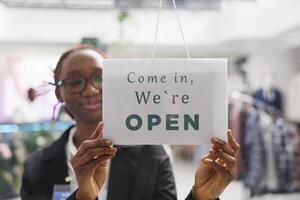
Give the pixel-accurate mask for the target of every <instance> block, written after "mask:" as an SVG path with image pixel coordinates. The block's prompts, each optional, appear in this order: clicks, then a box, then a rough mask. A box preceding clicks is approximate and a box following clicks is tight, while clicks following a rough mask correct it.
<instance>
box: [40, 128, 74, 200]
mask: <svg viewBox="0 0 300 200" xmlns="http://www.w3.org/2000/svg"><path fill="white" fill-rule="evenodd" d="M70 129H71V127H70V128H69V129H68V130H66V131H65V132H64V133H63V135H62V136H61V137H60V138H59V139H58V140H57V141H56V142H54V143H53V144H52V145H51V146H49V147H48V148H47V149H45V155H44V159H43V161H42V168H43V169H44V173H43V174H42V177H43V182H44V184H45V187H46V189H47V194H48V195H49V196H52V194H53V187H54V185H58V184H68V183H67V182H65V177H67V176H68V167H67V161H66V150H65V146H66V143H67V140H68V136H69V131H70Z"/></svg>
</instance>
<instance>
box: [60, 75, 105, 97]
mask: <svg viewBox="0 0 300 200" xmlns="http://www.w3.org/2000/svg"><path fill="white" fill-rule="evenodd" d="M88 83H91V84H92V86H93V87H94V88H96V89H98V90H100V89H101V85H102V77H101V75H97V76H92V77H89V78H83V77H74V78H66V79H64V80H60V81H58V82H57V83H56V85H57V86H58V87H59V86H61V85H62V86H64V88H65V90H66V92H68V93H80V92H82V91H84V90H85V89H86V87H87V84H88Z"/></svg>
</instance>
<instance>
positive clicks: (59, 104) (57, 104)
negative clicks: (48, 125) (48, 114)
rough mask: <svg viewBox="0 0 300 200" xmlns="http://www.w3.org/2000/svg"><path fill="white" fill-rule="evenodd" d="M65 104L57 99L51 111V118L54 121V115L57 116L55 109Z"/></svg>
mask: <svg viewBox="0 0 300 200" xmlns="http://www.w3.org/2000/svg"><path fill="white" fill-rule="evenodd" d="M64 105H65V102H62V101H58V102H57V103H56V104H55V105H54V107H53V111H52V120H53V121H54V120H55V119H56V117H57V116H58V114H59V113H56V110H60V109H57V107H58V106H60V107H61V106H64Z"/></svg>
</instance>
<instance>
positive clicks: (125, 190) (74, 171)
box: [21, 46, 176, 200]
mask: <svg viewBox="0 0 300 200" xmlns="http://www.w3.org/2000/svg"><path fill="white" fill-rule="evenodd" d="M104 57H105V56H104V54H103V53H102V52H101V51H99V50H98V49H95V48H92V47H89V46H80V47H76V48H74V49H71V50H69V51H67V52H65V53H64V54H63V55H62V56H61V58H60V60H59V62H58V64H57V66H56V69H55V71H54V75H55V76H54V79H55V86H56V89H55V93H56V96H57V99H58V100H59V101H60V102H63V103H64V104H65V108H66V110H67V111H68V112H69V113H70V114H71V115H72V117H73V119H74V120H75V122H76V123H75V126H73V127H70V128H69V129H68V130H66V131H65V133H63V135H62V136H61V137H60V138H59V139H58V140H57V141H56V142H54V143H53V144H51V145H50V146H49V147H47V148H45V149H42V150H41V151H38V152H35V153H34V154H33V155H31V156H30V157H29V158H28V159H27V161H26V163H25V165H24V173H23V177H22V188H21V196H22V199H51V198H52V196H53V188H54V186H56V185H60V184H69V183H70V184H71V185H75V186H77V187H78V190H76V192H75V193H73V196H71V197H70V198H71V199H72V198H73V199H74V198H75V196H76V199H79V200H80V199H95V198H96V197H99V199H112V200H118V199H132V200H140V199H154V200H155V199H166V200H175V199H176V189H175V181H174V176H173V172H172V168H171V164H170V160H169V157H168V155H167V154H166V152H165V151H164V148H163V147H162V146H124V147H123V146H118V147H117V148H118V154H116V150H117V149H116V148H115V147H113V146H112V141H110V140H107V139H103V123H102V122H101V121H102V60H103V58H104ZM99 122H100V123H99ZM106 134H109V133H106ZM113 157H114V158H113ZM111 158H113V159H112V160H111V165H110V174H109V185H108V186H107V187H102V186H103V185H104V183H105V180H106V177H108V163H107V161H108V160H110V159H111ZM124 158H126V159H124ZM137 163H138V167H137ZM149 166H151V167H149ZM46 172H47V176H39V174H45V173H46ZM149 175H151V176H150V177H149ZM66 177H67V178H66ZM120 177H123V178H120ZM141 179H142V180H144V181H143V183H142V184H141V182H140V180H141ZM66 180H68V181H70V182H66ZM137 186H138V188H136V187H137ZM100 189H101V190H100ZM70 192H74V191H70ZM145 195H146V196H145Z"/></svg>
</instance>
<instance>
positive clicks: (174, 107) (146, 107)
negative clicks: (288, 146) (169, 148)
mask: <svg viewBox="0 0 300 200" xmlns="http://www.w3.org/2000/svg"><path fill="white" fill-rule="evenodd" d="M102 87H103V121H104V137H105V138H109V139H111V140H112V141H113V142H114V144H128V145H129V144H136V145H138V144H203V143H205V144H208V143H210V138H211V137H212V136H217V137H220V138H223V139H224V138H226V129H227V93H226V88H227V59H105V60H104V62H103V85H102Z"/></svg>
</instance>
